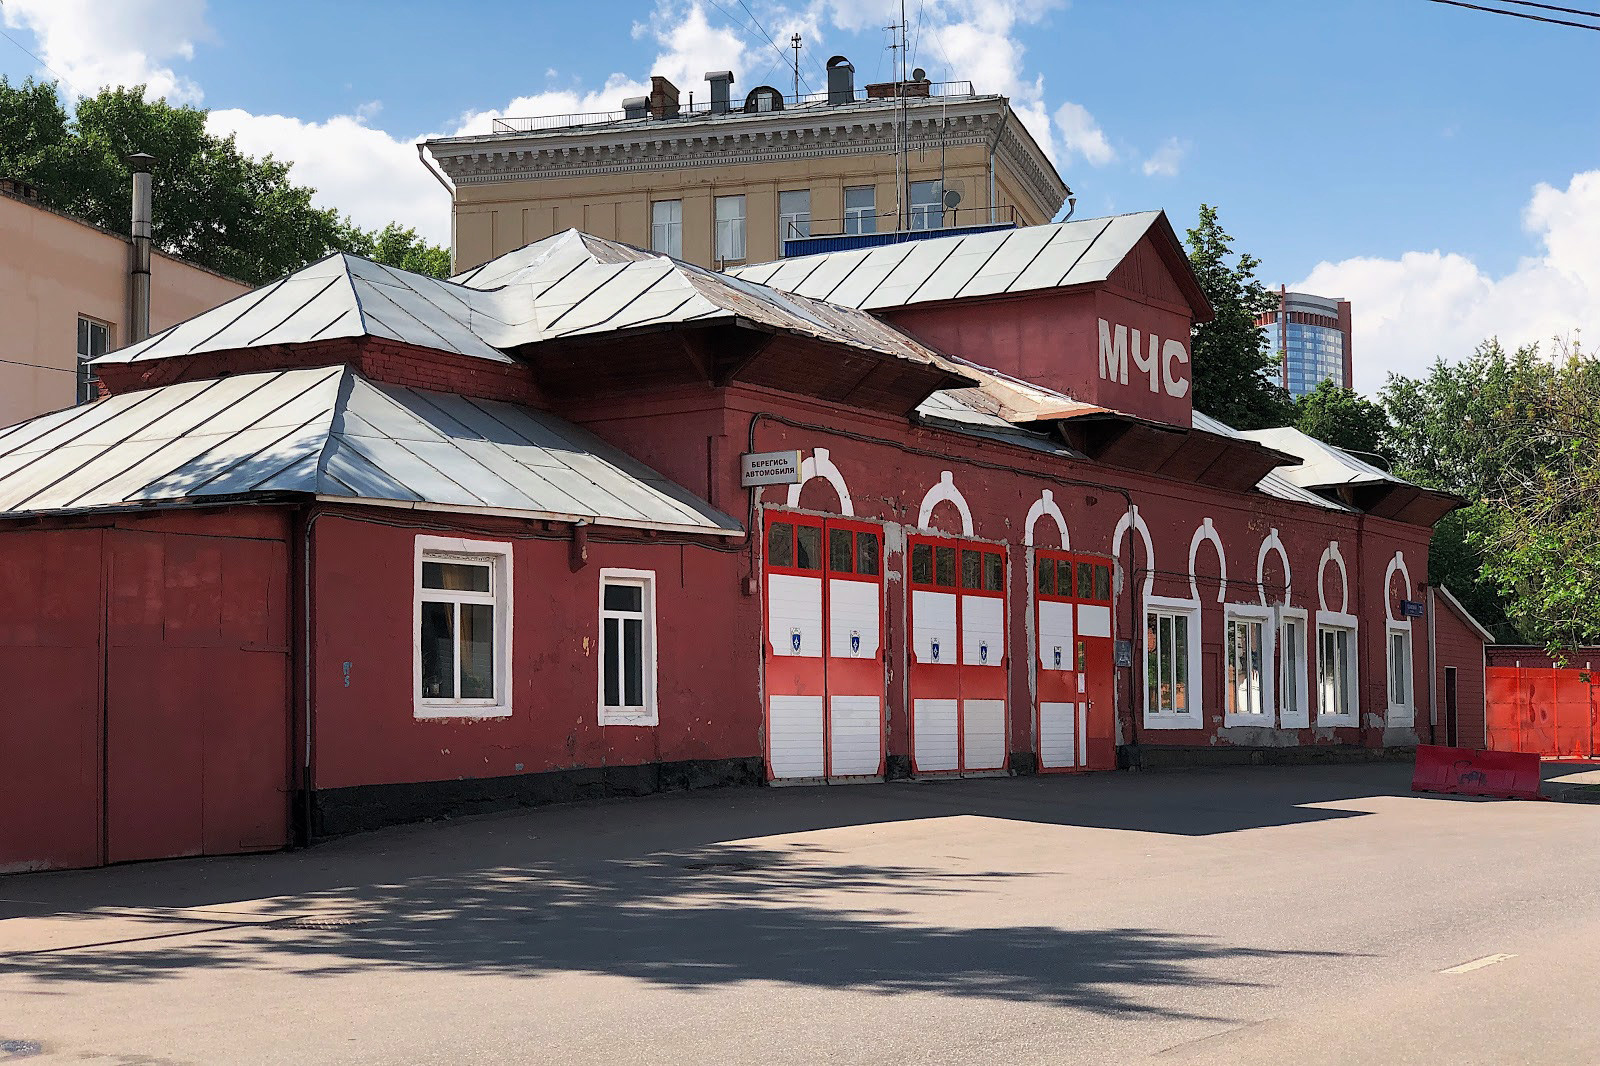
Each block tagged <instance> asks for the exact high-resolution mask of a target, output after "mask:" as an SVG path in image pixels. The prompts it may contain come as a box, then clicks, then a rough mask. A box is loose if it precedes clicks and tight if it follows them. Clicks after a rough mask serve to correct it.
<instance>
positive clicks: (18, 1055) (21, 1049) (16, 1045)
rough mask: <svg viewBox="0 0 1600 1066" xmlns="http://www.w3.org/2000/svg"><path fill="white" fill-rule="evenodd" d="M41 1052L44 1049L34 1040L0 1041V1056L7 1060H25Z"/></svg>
mask: <svg viewBox="0 0 1600 1066" xmlns="http://www.w3.org/2000/svg"><path fill="white" fill-rule="evenodd" d="M42 1051H44V1048H43V1047H42V1046H41V1045H40V1044H39V1042H38V1041H36V1040H0V1056H3V1057H5V1058H8V1059H25V1058H27V1057H28V1056H29V1055H37V1054H39V1053H40V1052H42Z"/></svg>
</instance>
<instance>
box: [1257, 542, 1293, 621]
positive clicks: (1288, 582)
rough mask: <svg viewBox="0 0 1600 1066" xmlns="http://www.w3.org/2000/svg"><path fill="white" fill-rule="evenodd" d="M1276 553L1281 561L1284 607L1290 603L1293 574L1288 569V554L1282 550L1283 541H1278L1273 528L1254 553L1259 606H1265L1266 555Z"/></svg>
mask: <svg viewBox="0 0 1600 1066" xmlns="http://www.w3.org/2000/svg"><path fill="white" fill-rule="evenodd" d="M1268 552H1277V553H1278V558H1280V559H1282V560H1283V602H1284V604H1285V605H1287V604H1289V603H1290V602H1292V600H1293V597H1292V596H1291V595H1290V591H1291V590H1292V589H1293V587H1294V574H1293V572H1291V571H1290V569H1289V553H1288V552H1287V551H1285V550H1284V547H1283V541H1282V540H1280V539H1278V531H1277V529H1276V528H1274V529H1273V530H1272V531H1271V532H1269V533H1268V534H1267V535H1266V536H1265V537H1263V538H1262V540H1261V550H1260V551H1259V552H1257V553H1256V593H1257V594H1258V595H1259V596H1260V597H1261V606H1263V607H1265V606H1267V553H1268Z"/></svg>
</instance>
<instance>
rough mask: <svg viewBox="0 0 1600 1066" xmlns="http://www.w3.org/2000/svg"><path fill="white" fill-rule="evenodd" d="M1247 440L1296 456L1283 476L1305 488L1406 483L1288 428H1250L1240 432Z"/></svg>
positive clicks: (1345, 452)
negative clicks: (1298, 459)
mask: <svg viewBox="0 0 1600 1066" xmlns="http://www.w3.org/2000/svg"><path fill="white" fill-rule="evenodd" d="M1239 436H1241V437H1244V438H1245V439H1246V440H1253V441H1255V442H1256V443H1257V444H1264V445H1266V446H1267V447H1268V448H1276V449H1277V450H1278V451H1280V452H1288V453H1289V454H1290V455H1297V456H1299V457H1300V459H1301V460H1302V461H1301V463H1300V465H1299V466H1286V467H1284V468H1283V469H1282V471H1281V472H1282V474H1283V476H1284V477H1285V478H1286V479H1287V480H1289V481H1292V482H1293V483H1294V484H1296V485H1301V486H1303V487H1305V488H1315V489H1324V488H1332V487H1334V486H1336V485H1379V484H1390V485H1406V484H1409V482H1407V481H1404V480H1403V479H1401V478H1397V477H1395V476H1394V475H1393V474H1391V473H1389V472H1388V471H1386V470H1380V469H1378V468H1377V467H1375V466H1373V465H1372V464H1371V463H1368V462H1365V461H1364V460H1361V459H1357V458H1356V457H1355V456H1353V455H1351V454H1350V453H1349V452H1347V451H1344V450H1343V449H1340V448H1335V447H1334V446H1333V445H1331V444H1324V443H1323V442H1322V441H1320V440H1318V439H1317V438H1315V437H1312V436H1309V435H1307V434H1305V433H1302V432H1300V431H1299V430H1298V429H1294V428H1293V427H1290V426H1284V427H1281V428H1279V429H1253V430H1249V431H1248V432H1243V433H1240V434H1239Z"/></svg>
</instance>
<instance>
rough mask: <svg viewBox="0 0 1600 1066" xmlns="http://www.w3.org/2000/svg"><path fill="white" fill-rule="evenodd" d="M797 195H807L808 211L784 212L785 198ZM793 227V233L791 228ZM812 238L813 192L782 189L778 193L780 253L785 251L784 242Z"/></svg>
mask: <svg viewBox="0 0 1600 1066" xmlns="http://www.w3.org/2000/svg"><path fill="white" fill-rule="evenodd" d="M796 193H805V197H806V209H805V210H804V211H784V210H783V198H784V197H785V196H792V195H794V194H796ZM791 224H792V225H793V231H792V232H791V230H790V226H791ZM809 236H811V190H810V189H780V190H779V191H778V251H779V252H780V253H781V252H782V251H783V242H784V241H787V240H794V239H796V238H799V237H809Z"/></svg>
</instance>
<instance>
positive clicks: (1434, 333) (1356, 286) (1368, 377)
mask: <svg viewBox="0 0 1600 1066" xmlns="http://www.w3.org/2000/svg"><path fill="white" fill-rule="evenodd" d="M1523 225H1524V227H1525V228H1526V229H1527V231H1528V232H1529V233H1530V234H1531V235H1533V236H1534V237H1536V238H1537V239H1538V242H1539V246H1540V252H1539V254H1537V255H1533V256H1529V257H1528V258H1525V259H1523V260H1522V261H1521V262H1519V263H1518V264H1517V265H1516V267H1515V268H1514V269H1513V270H1511V271H1510V272H1509V273H1507V274H1505V275H1504V276H1502V277H1499V278H1496V277H1492V276H1490V275H1489V274H1487V273H1485V272H1484V271H1483V270H1482V269H1481V268H1480V267H1479V266H1478V265H1477V264H1476V263H1474V262H1473V261H1472V260H1470V259H1468V258H1467V257H1465V256H1463V255H1459V254H1456V253H1449V252H1442V251H1438V250H1435V251H1430V252H1406V253H1405V254H1404V255H1402V256H1400V258H1398V259H1377V258H1356V259H1346V260H1343V261H1342V262H1338V263H1328V262H1324V263H1319V264H1318V265H1317V266H1316V267H1315V268H1314V269H1313V270H1312V271H1311V273H1310V274H1309V275H1308V276H1307V277H1306V278H1304V279H1303V280H1301V281H1299V282H1297V283H1296V284H1294V285H1293V286H1291V288H1293V289H1298V290H1300V291H1302V292H1313V293H1317V294H1319V295H1324V296H1339V297H1343V298H1345V299H1348V300H1349V301H1350V304H1351V314H1352V316H1353V318H1354V322H1353V327H1354V331H1355V336H1354V341H1353V348H1354V355H1355V378H1356V380H1355V385H1356V388H1358V389H1360V390H1362V391H1364V392H1371V391H1375V390H1376V389H1378V388H1379V387H1381V386H1382V385H1383V383H1384V381H1385V379H1386V378H1387V375H1388V373H1389V371H1395V372H1397V373H1401V374H1409V375H1415V374H1417V373H1420V372H1422V371H1423V370H1425V369H1426V368H1427V366H1428V365H1429V364H1430V363H1432V362H1433V360H1434V359H1435V358H1436V357H1443V358H1445V359H1447V360H1452V361H1453V360H1457V359H1460V358H1462V357H1463V356H1465V355H1466V354H1467V353H1469V352H1470V351H1471V350H1472V349H1473V348H1474V347H1475V346H1476V345H1477V344H1478V342H1480V341H1482V340H1484V339H1485V338H1488V337H1491V336H1498V337H1499V338H1500V340H1501V342H1502V343H1503V344H1506V345H1508V346H1514V345H1518V344H1524V343H1528V342H1530V341H1540V342H1548V341H1549V339H1550V338H1551V337H1553V336H1563V337H1564V336H1568V335H1570V334H1571V333H1572V331H1573V330H1575V329H1583V328H1585V327H1587V330H1588V334H1589V336H1590V337H1591V338H1594V337H1600V170H1591V171H1586V172H1583V173H1580V174H1576V175H1574V176H1573V178H1572V180H1571V181H1570V182H1569V183H1568V185H1567V187H1566V188H1565V189H1558V188H1555V187H1554V186H1551V185H1546V184H1543V183H1541V184H1540V185H1538V186H1537V187H1535V189H1534V191H1533V196H1532V198H1531V199H1530V200H1529V202H1528V205H1527V207H1526V208H1525V209H1524V211H1523Z"/></svg>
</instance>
